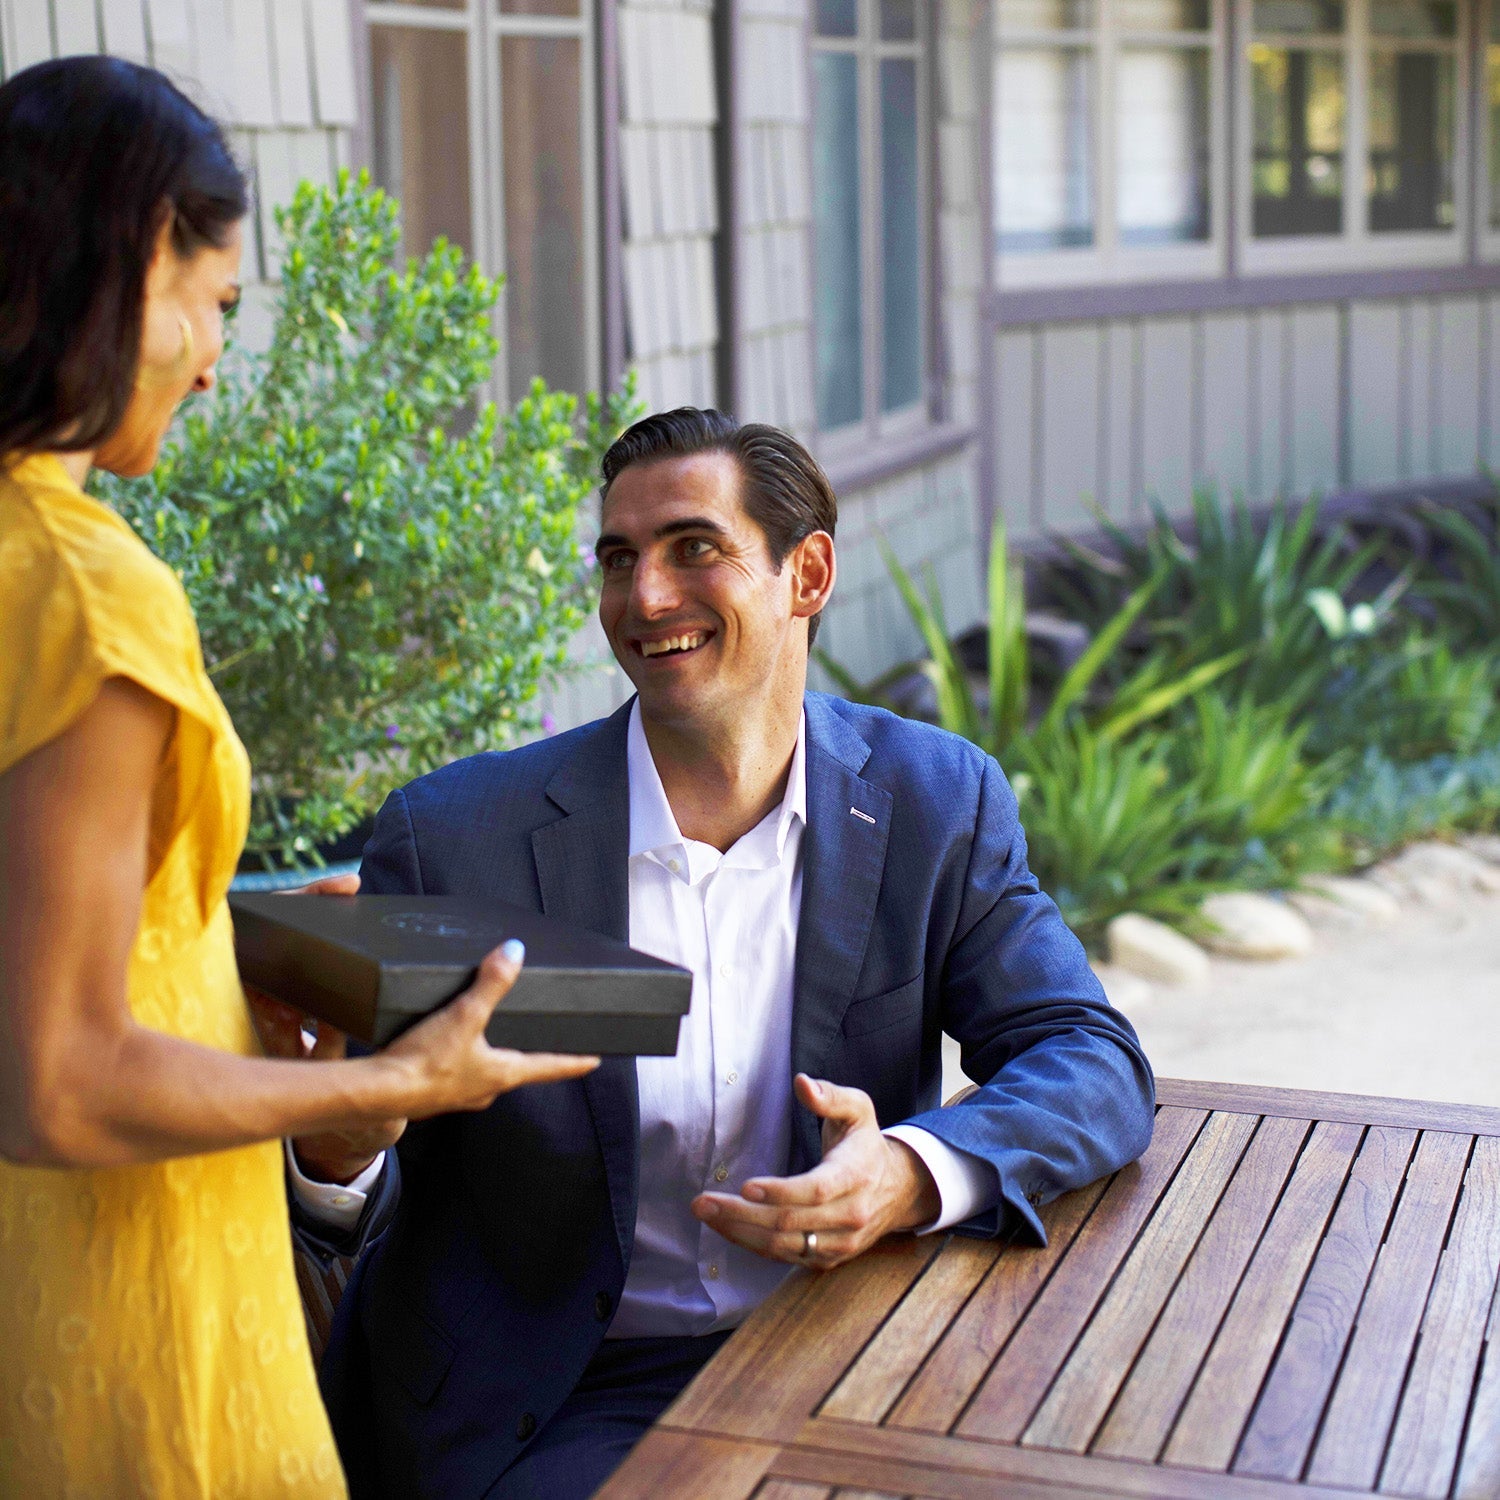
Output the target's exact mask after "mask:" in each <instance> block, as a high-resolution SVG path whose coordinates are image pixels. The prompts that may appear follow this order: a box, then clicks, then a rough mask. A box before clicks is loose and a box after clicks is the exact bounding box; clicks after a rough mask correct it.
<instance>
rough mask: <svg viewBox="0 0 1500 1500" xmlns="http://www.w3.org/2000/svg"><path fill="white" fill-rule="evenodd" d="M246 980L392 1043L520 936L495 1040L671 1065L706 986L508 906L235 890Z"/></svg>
mask: <svg viewBox="0 0 1500 1500" xmlns="http://www.w3.org/2000/svg"><path fill="white" fill-rule="evenodd" d="M229 908H230V911H231V912H232V914H233V916H234V946H235V953H236V955H237V957H238V959H239V966H240V977H241V978H242V979H243V980H244V981H245V982H246V983H247V984H251V985H254V986H255V987H256V988H257V989H260V990H264V991H265V992H266V993H267V994H269V995H274V996H275V997H276V998H277V999H278V1000H284V1001H286V1003H287V1004H289V1005H294V1006H296V1007H297V1008H298V1009H299V1010H302V1011H303V1012H305V1013H307V1014H309V1015H314V1016H317V1017H318V1019H319V1020H323V1021H328V1022H330V1023H331V1024H333V1025H334V1026H337V1027H338V1028H339V1029H340V1030H341V1031H344V1032H346V1033H348V1035H350V1036H351V1037H357V1038H358V1039H359V1040H360V1041H363V1042H369V1043H372V1044H374V1045H376V1046H383V1045H384V1044H385V1043H386V1042H388V1041H390V1040H391V1038H392V1037H394V1036H397V1035H398V1034H399V1033H401V1032H402V1031H404V1030H405V1029H406V1028H407V1027H408V1026H410V1025H412V1023H413V1022H415V1021H418V1020H420V1019H421V1018H422V1017H423V1016H424V1015H426V1014H427V1013H428V1012H429V1011H431V1010H434V1009H436V1007H438V1006H439V1005H442V1004H443V1003H444V1002H445V1001H447V1000H451V999H452V998H453V997H454V996H455V995H456V994H458V993H459V991H461V990H464V989H466V988H467V987H468V986H469V984H470V983H471V982H472V981H473V978H474V973H475V970H476V969H477V968H478V965H479V962H480V960H481V959H482V958H483V957H484V955H485V954H486V953H488V952H489V951H490V949H491V948H494V947H496V946H498V945H499V944H500V943H503V942H504V941H505V940H506V939H507V938H520V939H521V941H522V942H523V943H525V944H526V964H525V967H524V968H523V969H522V970H521V974H520V977H519V978H518V979H517V980H516V982H515V984H514V986H513V987H512V988H511V991H510V993H509V994H508V995H506V997H505V998H504V999H503V1000H502V1001H501V1002H500V1005H499V1008H498V1009H497V1010H496V1011H495V1014H494V1016H493V1017H492V1018H491V1020H490V1024H489V1027H488V1028H487V1030H486V1035H487V1036H488V1038H489V1040H490V1042H491V1043H492V1044H493V1045H494V1046H496V1047H514V1048H517V1049H519V1050H520V1051H523V1052H578V1053H589V1054H594V1055H599V1054H606V1053H623V1054H637V1053H645V1054H648V1055H652V1056H662V1057H670V1056H672V1055H673V1054H674V1053H675V1052H676V1051H677V1024H678V1022H679V1021H680V1020H681V1018H682V1017H683V1016H684V1015H685V1014H686V1013H687V1009H688V1002H689V999H690V998H691V995H692V988H693V976H692V975H691V974H690V973H688V971H687V970H686V969H679V968H677V967H675V966H674V965H672V964H667V963H663V962H662V961H661V960H660V959H656V958H648V957H647V956H646V955H645V954H644V953H637V952H636V951H635V950H634V949H633V948H629V947H627V946H626V945H625V944H624V943H620V942H615V941H614V940H613V939H610V938H605V937H599V936H598V935H597V934H595V933H592V932H583V931H581V930H579V929H577V928H574V927H569V926H565V925H564V924H563V923H561V922H556V921H553V920H552V919H551V918H548V917H543V916H539V915H538V914H537V913H536V912H532V911H527V910H525V909H524V908H522V907H519V906H509V905H507V904H506V903H504V902H501V901H473V900H468V899H465V898H463V897H457V896H278V895H250V894H244V895H241V894H238V893H236V894H233V895H231V896H230V898H229Z"/></svg>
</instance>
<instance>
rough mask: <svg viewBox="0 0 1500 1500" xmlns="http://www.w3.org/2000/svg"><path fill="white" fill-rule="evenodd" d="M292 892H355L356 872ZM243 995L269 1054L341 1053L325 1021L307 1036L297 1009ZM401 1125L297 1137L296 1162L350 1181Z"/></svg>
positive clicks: (319, 1056)
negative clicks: (309, 1039) (312, 1033)
mask: <svg viewBox="0 0 1500 1500" xmlns="http://www.w3.org/2000/svg"><path fill="white" fill-rule="evenodd" d="M288 894H289V895H296V896H356V895H358V894H359V876H358V875H330V876H328V877H326V878H325V879H323V880H315V881H313V883H312V884H311V885H305V886H302V887H301V888H300V889H299V890H296V891H291V892H288ZM245 998H246V999H247V1000H248V1001H249V1002H250V1013H251V1015H252V1016H253V1017H254V1020H255V1029H256V1030H257V1031H258V1032H259V1033H260V1041H261V1045H262V1046H263V1047H264V1048H265V1050H266V1055H267V1056H268V1057H290V1058H296V1059H300V1060H302V1061H306V1062H336V1061H337V1060H338V1059H339V1058H341V1057H343V1056H344V1055H345V1052H346V1050H347V1042H346V1039H345V1037H344V1033H343V1032H342V1031H340V1030H338V1028H337V1027H334V1026H330V1025H329V1024H328V1022H327V1021H317V1022H315V1023H313V1024H314V1027H315V1030H316V1038H315V1040H313V1041H312V1042H311V1043H309V1041H308V1035H307V1018H306V1017H304V1016H303V1015H302V1014H301V1012H300V1011H298V1010H296V1009H295V1008H294V1007H292V1006H290V1005H285V1004H283V1003H282V1002H281V1001H280V1000H275V999H273V998H272V997H271V996H270V995H267V994H265V993H263V992H262V991H260V990H257V989H252V988H251V987H250V986H249V985H246V986H245ZM405 1129H406V1121H405V1120H382V1121H380V1122H379V1123H378V1124H375V1125H367V1126H365V1127H364V1128H362V1129H360V1130H338V1131H329V1132H327V1133H325V1134H322V1135H308V1136H300V1137H298V1139H296V1140H294V1141H293V1142H292V1150H293V1151H295V1152H296V1153H297V1165H298V1166H299V1167H301V1168H302V1170H303V1171H304V1172H305V1173H306V1174H307V1175H308V1176H309V1177H311V1178H312V1179H313V1180H314V1181H315V1182H337V1183H348V1182H353V1181H354V1179H355V1178H356V1177H358V1176H359V1174H360V1173H361V1172H363V1171H364V1169H365V1168H366V1167H368V1166H369V1165H370V1163H371V1162H372V1161H374V1160H375V1158H376V1157H377V1156H379V1155H380V1153H381V1152H382V1151H384V1150H385V1149H386V1147H387V1146H394V1145H395V1144H396V1142H397V1141H399V1140H400V1139H401V1133H402V1132H403V1131H404V1130H405Z"/></svg>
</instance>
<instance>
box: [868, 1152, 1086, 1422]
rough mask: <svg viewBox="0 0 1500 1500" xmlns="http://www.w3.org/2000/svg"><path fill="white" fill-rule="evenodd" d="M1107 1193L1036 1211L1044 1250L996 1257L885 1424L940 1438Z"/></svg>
mask: <svg viewBox="0 0 1500 1500" xmlns="http://www.w3.org/2000/svg"><path fill="white" fill-rule="evenodd" d="M1108 1185H1109V1184H1108V1182H1107V1181H1100V1182H1096V1183H1093V1184H1091V1185H1090V1186H1089V1187H1086V1188H1081V1189H1079V1190H1078V1191H1077V1192H1073V1193H1065V1194H1064V1195H1063V1196H1062V1197H1061V1198H1058V1199H1056V1200H1055V1201H1054V1202H1052V1203H1049V1204H1048V1205H1047V1206H1046V1207H1045V1208H1043V1209H1042V1210H1041V1215H1042V1222H1043V1223H1044V1224H1045V1225H1046V1226H1047V1246H1046V1248H1045V1249H1042V1250H1034V1249H1030V1248H1023V1247H1020V1246H1010V1247H1008V1248H1006V1249H1005V1250H1004V1251H1003V1253H1002V1254H1001V1255H1000V1257H999V1258H998V1259H997V1260H996V1261H995V1263H994V1266H993V1267H992V1269H991V1270H990V1272H989V1274H988V1275H987V1276H986V1277H985V1279H984V1281H983V1282H982V1283H981V1284H980V1287H979V1290H978V1291H977V1292H975V1294H974V1296H973V1297H972V1298H971V1299H970V1301H969V1303H968V1305H967V1306H966V1307H965V1308H964V1310H963V1311H962V1312H961V1313H960V1314H959V1315H958V1317H957V1318H956V1319H954V1322H953V1324H952V1326H951V1327H950V1328H949V1329H948V1330H947V1332H946V1333H944V1334H943V1336H942V1339H941V1340H940V1341H939V1343H938V1345H937V1347H936V1348H935V1349H934V1350H933V1351H932V1354H931V1355H930V1356H929V1357H928V1359H927V1362H926V1363H925V1364H924V1365H923V1366H922V1368H921V1369H920V1370H919V1371H918V1372H917V1375H916V1378H915V1379H914V1380H913V1381H912V1383H911V1385H910V1386H909V1387H908V1388H907V1390H906V1393H905V1394H904V1395H903V1396H902V1397H901V1399H900V1401H898V1402H897V1403H896V1406H895V1407H894V1409H893V1410H892V1411H891V1413H890V1416H889V1417H888V1418H887V1421H889V1422H890V1423H891V1424H892V1425H893V1426H897V1427H910V1428H915V1429H918V1430H921V1431H924V1432H947V1430H948V1429H949V1428H950V1427H951V1426H952V1425H953V1424H954V1423H955V1422H956V1421H957V1420H958V1417H959V1413H960V1412H962V1411H963V1409H964V1407H965V1406H966V1405H968V1402H969V1398H970V1396H972V1395H973V1394H974V1388H975V1387H976V1386H977V1385H978V1384H979V1382H980V1381H981V1380H982V1379H983V1378H984V1375H985V1372H986V1371H987V1370H988V1369H989V1367H990V1366H991V1365H992V1364H994V1362H995V1357H996V1356H997V1355H998V1354H999V1353H1000V1351H1001V1349H1003V1348H1004V1347H1005V1341H1006V1340H1007V1339H1008V1338H1009V1337H1010V1336H1011V1334H1012V1333H1013V1332H1014V1331H1015V1328H1016V1326H1017V1325H1018V1324H1019V1323H1020V1321H1021V1319H1022V1318H1023V1317H1025V1315H1026V1312H1027V1309H1028V1308H1030V1306H1031V1304H1032V1302H1033V1301H1034V1300H1035V1298H1036V1295H1037V1293H1038V1292H1039V1291H1040V1290H1041V1289H1042V1287H1043V1286H1045V1285H1046V1283H1047V1278H1048V1277H1049V1276H1050V1275H1051V1274H1052V1272H1053V1270H1054V1268H1055V1267H1056V1266H1057V1263H1058V1262H1059V1261H1060V1260H1061V1259H1062V1258H1063V1256H1064V1255H1065V1254H1067V1251H1068V1247H1069V1246H1070V1245H1072V1243H1073V1238H1074V1236H1075V1235H1076V1234H1077V1233H1078V1230H1079V1228H1080V1227H1081V1226H1082V1225H1083V1223H1084V1221H1085V1220H1086V1219H1087V1218H1088V1216H1089V1214H1091V1213H1092V1212H1093V1210H1094V1206H1095V1204H1097V1203H1098V1202H1099V1200H1100V1199H1101V1198H1102V1197H1103V1196H1104V1192H1105V1189H1106V1188H1107V1187H1108Z"/></svg>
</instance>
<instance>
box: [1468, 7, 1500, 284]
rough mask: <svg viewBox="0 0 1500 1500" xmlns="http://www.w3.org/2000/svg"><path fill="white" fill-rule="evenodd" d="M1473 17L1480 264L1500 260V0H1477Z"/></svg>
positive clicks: (1471, 112) (1473, 172)
mask: <svg viewBox="0 0 1500 1500" xmlns="http://www.w3.org/2000/svg"><path fill="white" fill-rule="evenodd" d="M1472 8H1473V12H1474V14H1473V16H1472V17H1471V19H1470V22H1469V26H1470V30H1469V37H1470V38H1472V40H1471V41H1470V43H1469V46H1470V49H1471V50H1472V53H1473V59H1472V65H1471V67H1470V68H1468V69H1466V70H1465V71H1466V72H1468V73H1469V74H1470V75H1471V76H1470V79H1469V86H1470V88H1471V89H1472V90H1473V94H1472V96H1471V103H1470V106H1469V109H1468V112H1467V119H1468V121H1469V122H1470V123H1471V134H1472V137H1473V141H1474V150H1473V156H1472V163H1471V169H1470V171H1469V172H1468V173H1467V178H1466V180H1467V181H1468V182H1470V183H1472V184H1473V194H1472V196H1473V203H1474V221H1473V222H1474V246H1475V251H1476V259H1477V260H1478V261H1479V262H1480V263H1484V262H1493V261H1500V224H1495V223H1492V222H1491V216H1492V215H1493V214H1495V213H1496V212H1497V211H1500V183H1497V182H1496V181H1494V180H1493V179H1492V178H1491V176H1490V152H1491V151H1492V150H1494V149H1495V144H1496V143H1495V141H1494V134H1495V123H1494V116H1493V115H1492V114H1491V111H1490V87H1491V84H1490V67H1491V63H1490V57H1491V52H1492V51H1493V53H1494V68H1495V73H1496V79H1497V82H1500V36H1495V35H1492V33H1491V30H1490V28H1491V26H1492V25H1494V26H1496V27H1497V28H1500V0H1485V3H1482V0H1475V3H1474V5H1473V7H1472Z"/></svg>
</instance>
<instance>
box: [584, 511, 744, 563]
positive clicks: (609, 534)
mask: <svg viewBox="0 0 1500 1500" xmlns="http://www.w3.org/2000/svg"><path fill="white" fill-rule="evenodd" d="M683 531H706V532H708V533H709V534H710V535H711V536H728V535H729V532H728V530H727V529H726V528H725V527H724V526H721V525H720V524H719V522H717V521H715V520H714V519H713V518H712V517H711V516H684V517H683V518H682V519H681V520H680V521H668V522H667V524H666V525H665V526H658V527H657V528H656V530H655V531H654V532H653V533H652V536H653V538H654V539H656V540H658V541H659V540H660V539H661V538H662V537H667V536H676V535H678V534H679V533H680V532H683ZM629 545H630V538H629V537H627V536H621V535H620V534H619V533H618V532H615V531H606V532H605V533H604V535H603V536H601V537H600V538H599V540H598V541H597V542H595V543H594V556H595V557H597V556H598V555H599V554H600V553H601V552H603V551H604V550H605V549H606V548H609V547H628V546H629Z"/></svg>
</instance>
